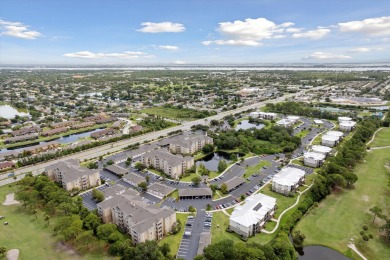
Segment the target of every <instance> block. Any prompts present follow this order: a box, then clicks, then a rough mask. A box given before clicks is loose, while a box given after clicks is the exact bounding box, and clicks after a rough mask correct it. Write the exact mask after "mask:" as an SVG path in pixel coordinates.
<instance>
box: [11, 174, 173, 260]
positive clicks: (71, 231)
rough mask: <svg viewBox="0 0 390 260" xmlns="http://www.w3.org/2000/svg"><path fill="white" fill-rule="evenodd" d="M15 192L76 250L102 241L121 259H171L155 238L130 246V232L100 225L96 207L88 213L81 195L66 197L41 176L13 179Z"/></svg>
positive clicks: (26, 209)
mask: <svg viewBox="0 0 390 260" xmlns="http://www.w3.org/2000/svg"><path fill="white" fill-rule="evenodd" d="M15 194H16V199H17V200H19V201H20V202H21V203H22V206H23V208H24V210H25V211H28V212H30V213H31V214H34V215H35V216H36V217H37V214H38V213H43V219H44V220H45V221H46V222H47V226H48V227H49V228H50V229H52V231H53V234H54V236H56V237H57V238H58V239H59V240H60V241H63V242H66V243H68V244H71V245H73V246H74V247H75V248H76V249H77V250H78V251H82V252H84V251H91V250H93V248H94V247H96V246H98V245H99V246H100V245H101V243H102V242H103V243H105V245H104V247H105V248H108V253H109V254H110V255H113V256H118V257H120V258H121V259H139V260H144V259H161V260H164V259H174V258H173V256H172V255H171V254H170V247H169V245H168V244H163V245H161V246H158V245H157V242H156V241H148V242H146V243H140V244H137V245H134V244H133V243H132V241H131V237H130V235H128V234H127V233H124V232H123V231H121V230H119V229H118V227H117V226H116V225H115V224H103V223H102V221H101V219H100V217H99V216H98V214H97V211H96V210H95V211H92V212H90V211H88V210H87V209H86V208H85V207H84V206H83V202H82V198H81V197H79V196H76V197H75V198H72V197H70V196H69V194H68V192H66V191H65V190H64V189H62V188H61V187H60V186H59V185H58V184H56V183H54V182H52V181H50V180H49V179H48V177H47V176H45V175H38V176H32V175H31V174H28V175H26V176H25V177H24V178H23V179H21V180H20V181H18V182H17V191H16V193H15ZM95 195H96V194H95ZM51 219H55V221H52V222H54V223H50V220H51Z"/></svg>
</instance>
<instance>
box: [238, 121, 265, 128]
mask: <svg viewBox="0 0 390 260" xmlns="http://www.w3.org/2000/svg"><path fill="white" fill-rule="evenodd" d="M263 127H264V124H261V123H258V124H252V123H249V120H242V121H241V122H239V123H238V124H237V126H236V130H240V129H242V130H247V129H251V128H256V129H261V128H263Z"/></svg>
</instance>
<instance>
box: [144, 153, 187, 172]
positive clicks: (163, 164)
mask: <svg viewBox="0 0 390 260" xmlns="http://www.w3.org/2000/svg"><path fill="white" fill-rule="evenodd" d="M141 161H142V163H143V164H145V165H146V167H150V166H152V167H153V168H155V169H157V170H161V171H163V172H164V173H165V174H167V175H169V176H171V177H172V178H174V179H178V178H179V176H180V175H181V174H183V173H184V172H185V171H186V170H188V169H190V168H191V167H192V166H194V158H192V157H190V156H185V157H183V156H181V155H174V154H171V153H169V152H168V151H164V150H153V151H150V152H147V153H144V154H143V155H142V157H141Z"/></svg>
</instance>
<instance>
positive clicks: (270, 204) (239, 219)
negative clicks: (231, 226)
mask: <svg viewBox="0 0 390 260" xmlns="http://www.w3.org/2000/svg"><path fill="white" fill-rule="evenodd" d="M259 204H260V205H259ZM275 205H276V199H275V198H272V197H270V196H267V195H264V194H261V193H259V194H256V195H254V196H251V197H248V198H246V199H245V203H244V204H243V205H241V206H237V207H236V208H235V209H234V211H233V213H232V215H231V216H230V221H234V222H236V223H239V224H240V225H242V226H245V227H250V226H251V225H254V224H256V223H258V222H259V221H260V220H263V219H264V217H265V215H267V213H268V212H269V211H270V210H272V209H273V208H274V207H275ZM259 207H260V208H259Z"/></svg>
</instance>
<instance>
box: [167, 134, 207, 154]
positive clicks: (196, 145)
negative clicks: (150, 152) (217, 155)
mask: <svg viewBox="0 0 390 260" xmlns="http://www.w3.org/2000/svg"><path fill="white" fill-rule="evenodd" d="M206 144H213V138H211V137H209V136H207V135H190V136H185V137H184V136H182V135H178V136H176V137H174V138H172V139H171V142H170V144H169V151H170V152H171V153H174V154H193V153H196V152H197V151H200V150H202V148H203V147H204V146H205V145H206Z"/></svg>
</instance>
